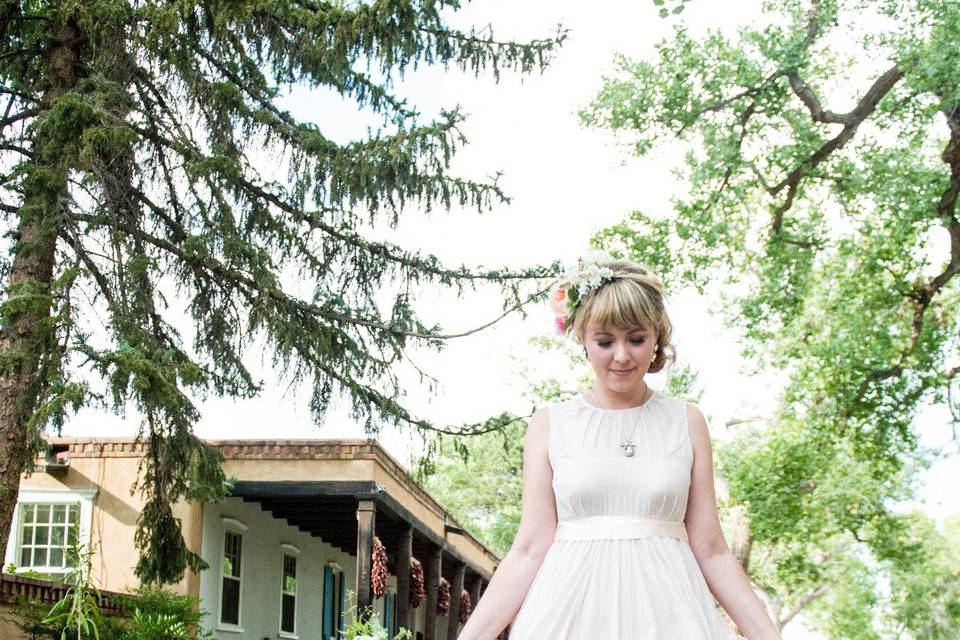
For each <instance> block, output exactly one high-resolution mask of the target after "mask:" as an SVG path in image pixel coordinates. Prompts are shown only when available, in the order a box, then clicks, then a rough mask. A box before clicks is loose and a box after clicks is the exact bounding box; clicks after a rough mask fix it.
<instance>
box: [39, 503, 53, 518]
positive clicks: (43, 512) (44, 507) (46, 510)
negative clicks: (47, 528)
mask: <svg viewBox="0 0 960 640" xmlns="http://www.w3.org/2000/svg"><path fill="white" fill-rule="evenodd" d="M37 522H50V505H48V504H38V505H37Z"/></svg>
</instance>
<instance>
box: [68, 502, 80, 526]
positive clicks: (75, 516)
mask: <svg viewBox="0 0 960 640" xmlns="http://www.w3.org/2000/svg"><path fill="white" fill-rule="evenodd" d="M69 509H70V522H75V523H78V524H79V522H80V505H78V504H71V505H70V507H69Z"/></svg>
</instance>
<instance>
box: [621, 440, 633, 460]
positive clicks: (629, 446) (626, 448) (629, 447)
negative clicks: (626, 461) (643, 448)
mask: <svg viewBox="0 0 960 640" xmlns="http://www.w3.org/2000/svg"><path fill="white" fill-rule="evenodd" d="M621 446H622V447H623V455H625V456H627V457H628V458H632V457H633V452H634V449H635V447H634V446H633V443H632V442H627V443H626V444H623V445H621Z"/></svg>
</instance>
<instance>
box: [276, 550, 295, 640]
mask: <svg viewBox="0 0 960 640" xmlns="http://www.w3.org/2000/svg"><path fill="white" fill-rule="evenodd" d="M280 549H281V550H282V553H281V554H280V558H281V560H280V619H279V621H278V622H277V633H278V634H279V635H280V637H281V638H290V639H291V640H298V639H299V638H300V636H298V635H297V600H298V598H297V593H298V592H299V590H300V549H298V548H297V547H295V546H293V545H292V544H281V545H280ZM287 556H290V557H292V558H293V559H294V561H295V562H296V564H295V567H296V569H295V570H296V573H295V574H294V586H293V593H290V592H289V591H284V590H283V567H284V565H285V564H286V562H287ZM284 595H291V596H293V631H284V629H283V596H284Z"/></svg>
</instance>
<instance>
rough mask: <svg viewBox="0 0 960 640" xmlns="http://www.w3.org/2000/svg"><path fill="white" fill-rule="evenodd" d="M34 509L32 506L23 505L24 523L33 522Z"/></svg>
mask: <svg viewBox="0 0 960 640" xmlns="http://www.w3.org/2000/svg"><path fill="white" fill-rule="evenodd" d="M34 511H35V510H34V508H33V505H32V504H25V505H23V521H24V522H33V514H34Z"/></svg>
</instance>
